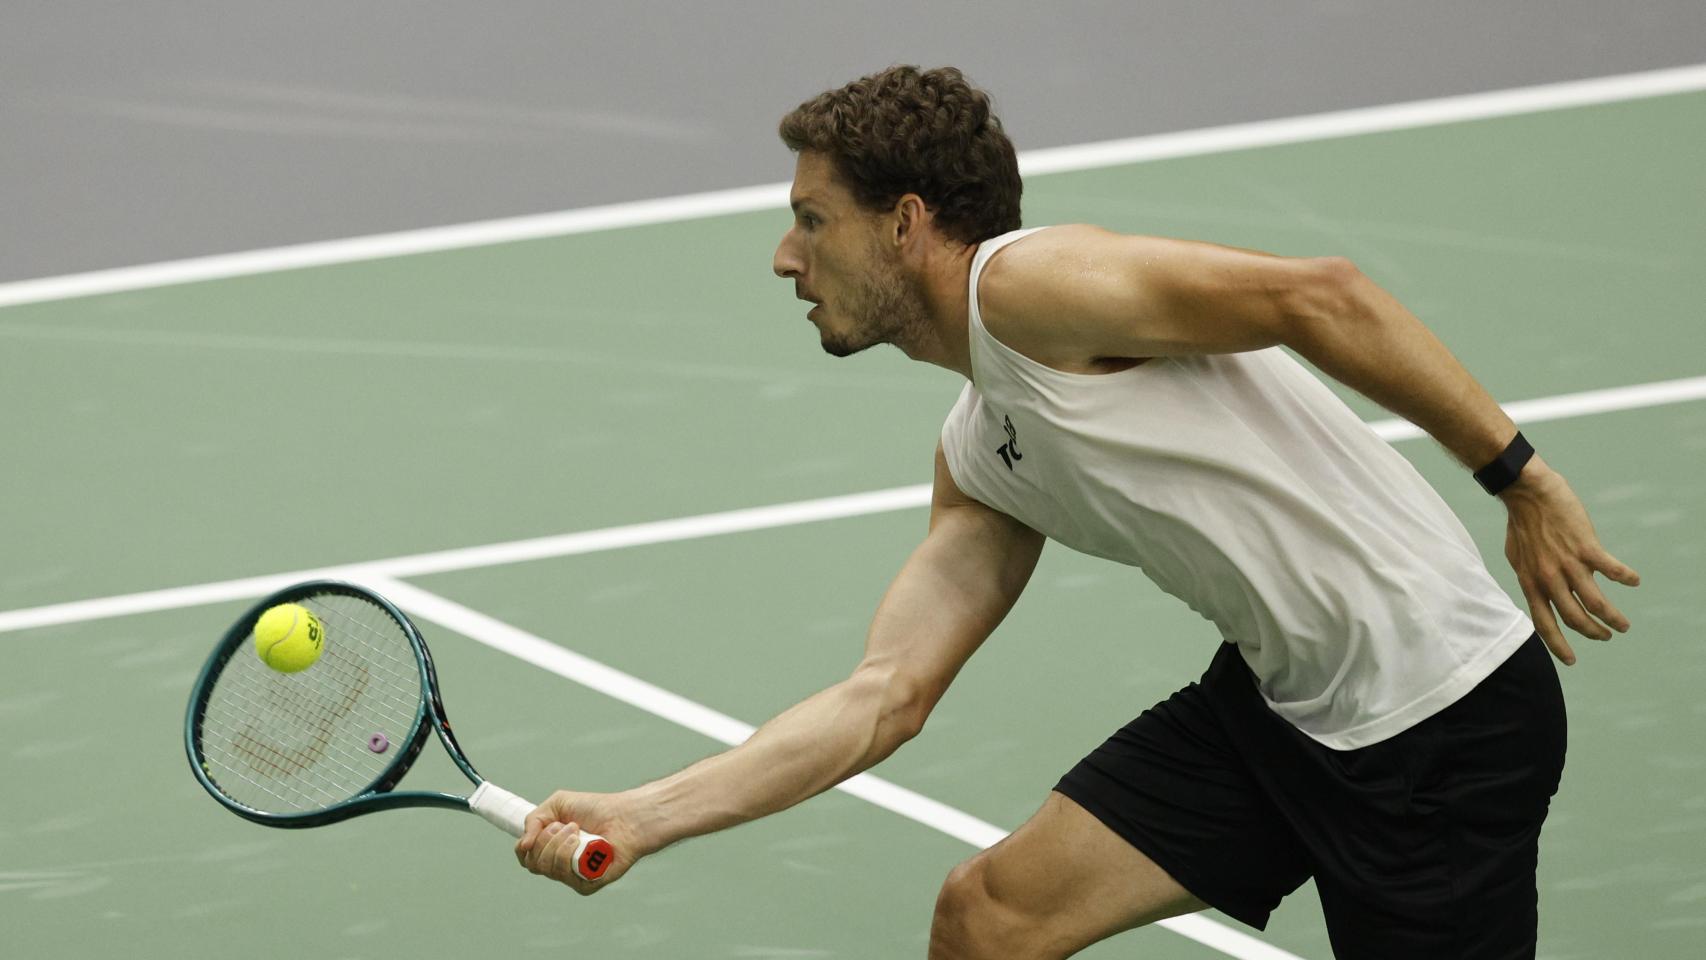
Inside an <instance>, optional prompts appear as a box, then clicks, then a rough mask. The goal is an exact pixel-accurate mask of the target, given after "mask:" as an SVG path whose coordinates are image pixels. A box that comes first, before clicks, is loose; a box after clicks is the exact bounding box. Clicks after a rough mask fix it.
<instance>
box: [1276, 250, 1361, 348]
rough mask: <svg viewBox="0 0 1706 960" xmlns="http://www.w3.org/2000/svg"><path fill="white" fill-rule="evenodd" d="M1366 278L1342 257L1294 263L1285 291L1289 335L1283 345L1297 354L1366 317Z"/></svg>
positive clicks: (1285, 311)
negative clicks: (1293, 275) (1290, 278)
mask: <svg viewBox="0 0 1706 960" xmlns="http://www.w3.org/2000/svg"><path fill="white" fill-rule="evenodd" d="M1369 286H1370V281H1369V279H1368V277H1367V276H1366V275H1365V274H1364V273H1363V272H1362V271H1361V270H1360V269H1358V268H1357V265H1356V264H1355V263H1353V262H1351V261H1350V260H1348V259H1346V258H1345V257H1315V258H1312V259H1307V260H1300V261H1298V262H1297V275H1296V276H1295V277H1294V279H1293V282H1292V283H1291V284H1290V285H1289V288H1288V289H1287V291H1286V292H1287V296H1286V298H1285V306H1284V313H1285V314H1286V317H1287V321H1288V322H1287V329H1288V330H1289V331H1290V332H1291V335H1290V336H1288V337H1285V338H1284V340H1285V343H1286V345H1287V346H1290V347H1292V348H1294V349H1297V350H1299V352H1304V353H1307V348H1308V347H1310V346H1311V345H1313V344H1317V343H1320V342H1321V341H1322V340H1323V339H1324V338H1329V337H1332V336H1335V335H1338V334H1339V333H1340V332H1341V331H1342V330H1343V329H1344V327H1345V325H1346V324H1348V323H1355V322H1356V321H1358V320H1360V319H1361V318H1364V317H1367V316H1369V315H1371V314H1370V310H1369V309H1368V304H1369Z"/></svg>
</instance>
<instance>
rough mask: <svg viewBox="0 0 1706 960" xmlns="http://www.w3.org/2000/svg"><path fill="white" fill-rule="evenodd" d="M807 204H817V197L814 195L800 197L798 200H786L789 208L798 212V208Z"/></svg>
mask: <svg viewBox="0 0 1706 960" xmlns="http://www.w3.org/2000/svg"><path fill="white" fill-rule="evenodd" d="M807 204H811V205H812V206H814V207H815V206H817V198H815V197H801V198H799V199H798V200H794V199H791V198H790V199H789V200H788V206H789V207H790V208H792V209H793V211H794V212H795V213H799V212H800V208H801V207H803V206H805V205H807Z"/></svg>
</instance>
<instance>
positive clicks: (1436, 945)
mask: <svg viewBox="0 0 1706 960" xmlns="http://www.w3.org/2000/svg"><path fill="white" fill-rule="evenodd" d="M1564 722H1565V721H1564V708H1563V698H1562V693H1561V691H1560V690H1559V687H1558V681H1557V675H1556V673H1555V671H1554V669H1553V667H1552V664H1551V659H1550V655H1549V654H1548V653H1547V652H1546V650H1545V648H1544V646H1543V645H1542V644H1541V642H1540V640H1539V639H1538V638H1533V639H1531V640H1530V641H1529V642H1528V643H1527V644H1525V645H1524V646H1523V647H1521V648H1519V649H1518V650H1517V651H1516V652H1515V653H1514V654H1513V655H1512V656H1511V657H1510V658H1509V659H1508V660H1507V661H1506V663H1505V664H1503V665H1502V666H1501V667H1500V668H1499V669H1498V670H1496V671H1494V673H1493V674H1492V675H1490V676H1489V677H1488V678H1487V679H1486V680H1484V681H1482V683H1481V684H1480V685H1478V686H1477V687H1476V688H1475V689H1474V690H1472V691H1470V692H1469V694H1467V695H1466V696H1464V697H1463V698H1462V699H1461V700H1459V701H1458V702H1457V703H1455V704H1453V705H1452V706H1450V707H1447V708H1446V709H1445V710H1443V711H1441V712H1440V713H1438V714H1435V715H1434V716H1432V717H1430V718H1428V719H1427V720H1425V721H1423V722H1422V723H1421V724H1418V725H1417V726H1415V727H1413V728H1411V729H1410V730H1407V731H1405V732H1403V733H1401V734H1399V735H1398V736H1396V737H1393V738H1391V739H1389V740H1386V741H1382V742H1380V743H1378V744H1374V745H1373V746H1370V747H1365V748H1362V749H1359V750H1352V751H1345V752H1335V751H1331V750H1328V749H1326V748H1324V747H1321V746H1320V745H1318V744H1313V743H1308V742H1304V741H1302V739H1301V738H1300V737H1299V736H1295V735H1294V734H1293V733H1292V732H1291V731H1289V730H1282V731H1281V733H1280V735H1275V736H1269V735H1268V734H1266V733H1262V732H1258V733H1256V734H1255V735H1253V736H1252V737H1251V738H1249V740H1248V743H1250V744H1251V745H1254V746H1259V747H1260V748H1262V749H1264V751H1265V753H1266V755H1267V756H1269V757H1274V758H1283V762H1278V763H1266V764H1263V765H1262V768H1261V770H1260V771H1258V775H1259V776H1260V777H1261V778H1262V779H1263V780H1264V782H1266V783H1267V786H1268V789H1269V792H1270V794H1271V795H1273V796H1275V797H1277V798H1279V801H1278V802H1279V803H1280V804H1281V806H1282V809H1283V811H1284V814H1285V816H1286V817H1287V818H1288V819H1289V820H1291V821H1292V823H1293V825H1294V829H1295V832H1296V834H1297V836H1298V837H1299V838H1300V840H1301V842H1302V843H1303V844H1304V845H1305V846H1306V847H1307V848H1308V850H1309V853H1310V859H1311V862H1312V864H1313V866H1314V869H1315V882H1316V886H1317V888H1318V889H1319V891H1320V894H1321V905H1322V908H1323V911H1324V913H1325V915H1326V919H1327V928H1328V934H1329V936H1330V937H1331V939H1332V942H1333V948H1334V953H1335V956H1339V957H1342V958H1345V960H1357V958H1376V957H1377V958H1381V960H1400V958H1410V957H1418V958H1420V957H1426V958H1437V957H1452V958H1454V960H1493V958H1497V960H1514V958H1531V957H1533V956H1534V953H1535V932H1536V927H1537V920H1538V914H1537V910H1536V891H1535V866H1536V860H1537V854H1538V844H1539V836H1540V829H1541V825H1542V823H1543V822H1544V821H1545V819H1546V812H1547V808H1548V803H1549V800H1550V798H1551V796H1552V794H1553V792H1554V791H1555V790H1556V789H1557V786H1558V778H1559V774H1560V772H1561V770H1562V767H1563V762H1564V747H1565V744H1564V736H1565V731H1564ZM1249 726H1250V728H1251V729H1252V730H1258V725H1257V724H1256V723H1255V722H1254V721H1252V722H1251V723H1250V725H1249ZM1276 729H1277V728H1276ZM1282 740H1290V741H1294V743H1292V744H1287V743H1282V742H1281V741H1282Z"/></svg>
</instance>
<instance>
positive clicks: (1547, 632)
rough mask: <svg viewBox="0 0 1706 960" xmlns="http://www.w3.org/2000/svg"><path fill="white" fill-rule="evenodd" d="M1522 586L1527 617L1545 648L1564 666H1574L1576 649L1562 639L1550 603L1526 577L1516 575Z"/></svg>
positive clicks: (1562, 636)
mask: <svg viewBox="0 0 1706 960" xmlns="http://www.w3.org/2000/svg"><path fill="white" fill-rule="evenodd" d="M1518 581H1519V582H1520V584H1521V586H1522V595H1523V596H1524V597H1526V598H1527V599H1528V612H1529V617H1530V618H1531V619H1532V620H1533V621H1534V629H1535V632H1536V633H1539V634H1540V639H1541V640H1542V641H1544V642H1545V644H1546V649H1548V650H1551V651H1552V655H1553V656H1554V657H1557V658H1558V659H1559V660H1560V661H1562V662H1563V664H1564V665H1565V666H1567V667H1568V666H1574V665H1575V662H1576V651H1574V650H1572V649H1570V644H1569V641H1567V640H1565V639H1564V631H1562V630H1560V629H1558V621H1556V620H1554V619H1553V618H1552V605H1551V604H1550V603H1548V602H1547V600H1546V594H1544V593H1542V592H1541V591H1540V589H1539V588H1538V587H1537V586H1535V584H1534V582H1533V581H1532V580H1530V579H1529V578H1527V577H1518Z"/></svg>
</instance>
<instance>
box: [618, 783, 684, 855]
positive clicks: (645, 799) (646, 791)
mask: <svg viewBox="0 0 1706 960" xmlns="http://www.w3.org/2000/svg"><path fill="white" fill-rule="evenodd" d="M667 797H668V790H667V786H666V781H663V780H659V781H656V782H653V783H649V784H646V785H645V786H643V787H637V788H635V789H633V790H630V791H628V793H627V796H626V797H625V798H624V799H625V800H626V801H627V802H626V803H624V804H623V807H624V808H625V809H626V810H627V811H628V812H629V817H628V822H627V823H626V824H625V826H626V827H627V828H628V830H629V832H630V833H631V834H633V839H632V841H631V842H632V843H634V844H636V845H638V846H639V847H640V850H641V852H642V853H647V854H650V853H656V852H657V851H659V850H662V849H663V848H664V847H667V846H669V845H670V844H672V843H675V842H676V841H677V840H681V839H683V838H682V837H680V836H677V835H675V833H673V832H672V825H673V824H674V823H675V818H673V817H671V816H670V813H669V810H670V805H669V802H668V799H667Z"/></svg>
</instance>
